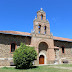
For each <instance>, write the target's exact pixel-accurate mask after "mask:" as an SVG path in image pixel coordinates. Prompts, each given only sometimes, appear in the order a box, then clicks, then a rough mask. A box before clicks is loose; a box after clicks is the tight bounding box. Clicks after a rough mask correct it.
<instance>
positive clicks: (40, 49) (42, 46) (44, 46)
mask: <svg viewBox="0 0 72 72" xmlns="http://www.w3.org/2000/svg"><path fill="white" fill-rule="evenodd" d="M47 49H48V45H47V43H46V42H40V43H39V46H38V53H39V63H40V56H41V55H43V56H44V64H46V63H47V57H46V55H47V54H46V53H47ZM40 64H41V63H40Z"/></svg>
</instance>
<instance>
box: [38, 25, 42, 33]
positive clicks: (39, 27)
mask: <svg viewBox="0 0 72 72" xmlns="http://www.w3.org/2000/svg"><path fill="white" fill-rule="evenodd" d="M38 29H39V33H40V31H41V25H39V26H38Z"/></svg>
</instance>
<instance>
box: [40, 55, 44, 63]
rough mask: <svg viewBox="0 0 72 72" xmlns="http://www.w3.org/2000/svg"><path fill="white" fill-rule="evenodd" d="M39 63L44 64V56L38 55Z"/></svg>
mask: <svg viewBox="0 0 72 72" xmlns="http://www.w3.org/2000/svg"><path fill="white" fill-rule="evenodd" d="M39 64H44V56H43V55H40V57H39Z"/></svg>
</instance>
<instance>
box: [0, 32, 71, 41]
mask: <svg viewBox="0 0 72 72" xmlns="http://www.w3.org/2000/svg"><path fill="white" fill-rule="evenodd" d="M0 32H1V33H9V34H18V35H31V33H27V32H19V31H0ZM53 39H54V40H63V41H72V39H68V38H62V37H56V36H53Z"/></svg>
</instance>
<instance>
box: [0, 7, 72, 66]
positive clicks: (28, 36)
mask: <svg viewBox="0 0 72 72" xmlns="http://www.w3.org/2000/svg"><path fill="white" fill-rule="evenodd" d="M21 42H23V43H25V44H26V45H28V46H31V47H32V46H33V47H35V50H36V51H37V54H38V56H37V60H35V61H34V65H40V64H44V65H46V64H63V63H72V39H68V38H62V37H56V36H53V35H52V34H51V32H50V24H49V21H48V20H46V13H45V12H44V11H43V9H42V8H41V10H39V11H37V18H36V17H35V19H34V21H33V30H32V32H31V33H26V32H19V31H0V66H10V65H13V52H14V51H15V50H16V49H17V48H18V47H19V46H20V43H21Z"/></svg>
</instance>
